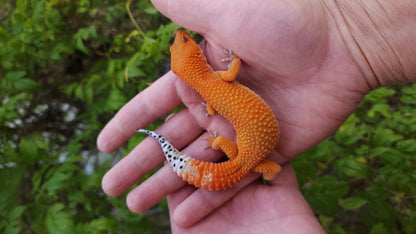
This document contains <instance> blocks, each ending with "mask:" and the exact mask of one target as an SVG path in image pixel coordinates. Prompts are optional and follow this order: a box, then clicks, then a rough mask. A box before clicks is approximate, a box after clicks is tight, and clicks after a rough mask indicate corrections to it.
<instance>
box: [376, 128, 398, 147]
mask: <svg viewBox="0 0 416 234" xmlns="http://www.w3.org/2000/svg"><path fill="white" fill-rule="evenodd" d="M401 139H403V136H401V135H398V134H395V133H394V132H393V130H391V129H388V128H384V127H381V126H380V127H377V128H376V131H375V133H374V136H373V137H372V138H371V145H372V146H382V147H386V146H387V147H388V146H390V145H391V144H392V143H393V142H395V141H397V140H401Z"/></svg>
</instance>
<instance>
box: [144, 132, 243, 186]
mask: <svg viewBox="0 0 416 234" xmlns="http://www.w3.org/2000/svg"><path fill="white" fill-rule="evenodd" d="M137 132H142V133H146V134H147V135H149V136H152V137H153V138H155V139H156V140H157V141H158V142H159V144H160V146H161V148H162V150H163V154H164V155H165V157H166V161H167V162H168V163H169V165H170V166H171V167H172V169H173V171H175V172H176V173H177V174H178V176H180V177H182V179H183V180H185V181H186V182H188V183H189V184H193V185H194V186H195V187H201V188H202V189H208V190H224V189H227V188H230V187H232V186H233V185H235V184H236V183H238V182H239V181H240V180H241V179H242V178H243V177H244V176H245V175H246V174H247V173H248V171H246V170H244V169H243V168H242V167H241V166H240V165H239V164H238V163H237V161H236V160H229V161H226V162H222V163H212V162H205V161H201V160H197V159H195V158H193V157H190V156H187V155H185V154H183V153H181V152H180V151H179V150H177V149H176V148H175V147H174V146H173V145H172V144H171V143H170V142H169V141H167V140H166V139H165V138H164V137H163V136H162V135H160V134H158V133H156V132H153V131H150V130H146V129H138V130H137Z"/></svg>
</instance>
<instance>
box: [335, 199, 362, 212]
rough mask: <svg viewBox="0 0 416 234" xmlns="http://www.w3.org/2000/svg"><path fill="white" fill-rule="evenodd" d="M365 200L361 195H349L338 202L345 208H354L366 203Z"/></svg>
mask: <svg viewBox="0 0 416 234" xmlns="http://www.w3.org/2000/svg"><path fill="white" fill-rule="evenodd" d="M367 202H368V201H367V200H366V199H364V198H362V197H349V198H348V199H346V200H344V201H342V202H341V203H340V205H341V207H342V208H344V209H347V210H356V209H358V208H360V207H362V206H363V205H365V204H367Z"/></svg>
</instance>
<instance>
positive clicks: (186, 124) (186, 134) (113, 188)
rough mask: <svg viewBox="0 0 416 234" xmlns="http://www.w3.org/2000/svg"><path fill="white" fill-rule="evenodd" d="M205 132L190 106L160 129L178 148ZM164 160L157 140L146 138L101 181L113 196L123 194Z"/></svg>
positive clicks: (105, 189) (105, 190)
mask: <svg viewBox="0 0 416 234" xmlns="http://www.w3.org/2000/svg"><path fill="white" fill-rule="evenodd" d="M178 126H181V127H180V128H178ZM202 131H203V129H202V128H201V127H200V125H199V123H198V122H197V121H196V120H195V118H194V116H193V115H192V114H191V113H190V112H189V111H188V110H187V109H184V110H182V111H180V112H178V113H177V114H176V115H175V116H174V118H171V119H170V120H169V122H168V123H165V124H163V125H162V126H161V127H160V128H159V129H158V132H160V133H161V134H163V135H164V136H166V138H168V139H169V141H171V142H172V143H173V144H175V146H177V147H178V148H182V147H184V146H186V145H187V144H189V142H191V141H193V140H194V139H195V138H197V137H198V136H199V135H200V134H201V132H202ZM163 161H164V157H163V156H162V154H161V150H160V145H159V144H158V143H157V142H156V141H155V140H153V139H151V138H146V139H145V140H143V141H142V142H141V143H140V144H139V145H138V146H137V147H136V148H134V149H133V150H132V151H131V152H130V153H129V154H128V155H127V156H126V157H124V158H123V159H122V160H120V161H119V162H118V163H117V164H116V165H115V166H114V167H113V168H111V169H110V170H109V171H108V172H107V173H106V174H105V175H104V177H103V180H102V187H103V190H104V192H105V193H107V194H108V195H110V196H117V195H120V194H121V193H123V192H124V191H125V190H127V189H128V188H129V187H130V186H132V185H133V184H134V183H136V182H137V181H138V180H139V179H140V178H141V177H143V176H144V175H145V174H147V173H149V172H150V171H151V170H153V169H154V168H156V167H157V166H158V165H160V164H161V163H162V162H163Z"/></svg>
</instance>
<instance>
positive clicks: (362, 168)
mask: <svg viewBox="0 0 416 234" xmlns="http://www.w3.org/2000/svg"><path fill="white" fill-rule="evenodd" d="M334 168H336V169H337V171H338V173H339V174H340V175H341V176H343V175H344V176H345V175H346V176H351V177H358V178H367V177H369V174H370V169H369V168H368V167H367V166H366V165H365V164H363V163H361V162H358V161H357V160H356V159H355V158H354V157H352V156H347V157H343V158H341V159H339V160H338V161H336V162H335V164H334Z"/></svg>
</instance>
